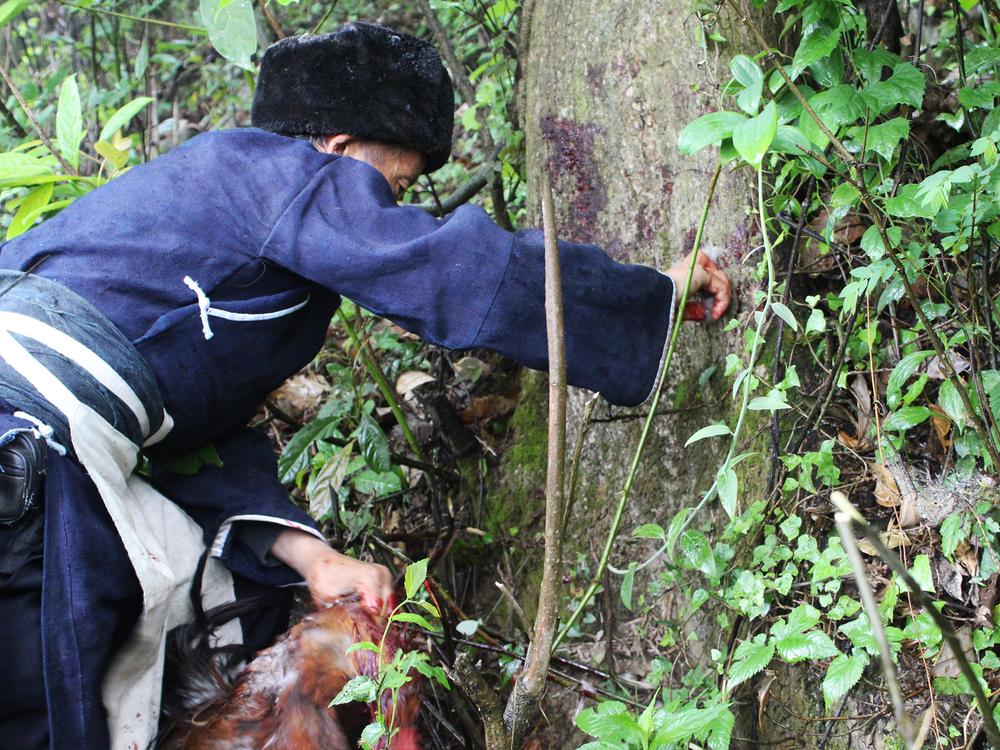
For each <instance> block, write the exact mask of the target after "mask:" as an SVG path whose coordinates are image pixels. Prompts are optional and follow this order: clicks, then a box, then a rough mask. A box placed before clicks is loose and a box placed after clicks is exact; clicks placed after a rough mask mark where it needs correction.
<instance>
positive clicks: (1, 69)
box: [0, 62, 79, 176]
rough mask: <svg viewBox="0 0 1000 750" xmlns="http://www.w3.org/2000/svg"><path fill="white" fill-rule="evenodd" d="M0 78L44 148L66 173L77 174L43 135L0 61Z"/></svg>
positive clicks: (33, 114)
mask: <svg viewBox="0 0 1000 750" xmlns="http://www.w3.org/2000/svg"><path fill="white" fill-rule="evenodd" d="M0 78H3V81H4V83H6V84H7V87H8V88H9V89H10V90H11V92H12V93H13V94H14V98H15V99H17V103H18V104H20V105H21V109H22V110H23V111H24V114H25V115H26V116H27V118H28V121H29V122H30V123H31V127H32V128H34V130H35V132H36V133H37V134H38V137H39V138H40V139H41V141H42V143H44V144H45V148H47V149H48V150H49V151H51V152H52V155H53V156H54V157H56V161H58V162H59V165H60V166H61V167H62V168H63V171H65V172H66V173H67V174H71V175H76V176H79V172H77V171H76V170H75V169H73V167H72V166H70V163H69V162H68V161H66V158H65V157H64V156H63V155H62V152H61V151H60V150H59V149H57V148H56V147H55V144H54V143H52V141H51V140H49V137H48V136H47V135H45V131H44V130H42V126H41V125H40V124H39V122H38V118H37V117H35V113H34V112H33V111H32V109H31V107H29V106H28V102H27V101H26V100H25V98H24V95H23V94H22V93H21V89H19V88H18V87H17V85H16V84H15V83H14V81H13V80H12V79H11V77H10V73H9V72H8V71H7V66H6V65H4V64H3V63H2V62H0Z"/></svg>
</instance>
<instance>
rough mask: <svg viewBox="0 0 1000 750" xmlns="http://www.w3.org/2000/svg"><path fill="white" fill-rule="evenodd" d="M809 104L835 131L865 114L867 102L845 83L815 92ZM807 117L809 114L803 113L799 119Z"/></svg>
mask: <svg viewBox="0 0 1000 750" xmlns="http://www.w3.org/2000/svg"><path fill="white" fill-rule="evenodd" d="M809 106H810V107H812V109H813V111H814V112H815V113H816V114H817V115H818V116H819V117H820V118H821V119H822V120H823V122H824V124H826V126H827V127H828V128H830V130H834V131H836V130H837V128H839V127H840V126H841V125H844V124H845V123H848V122H855V121H857V120H859V119H861V118H862V117H864V116H865V102H864V100H863V99H862V98H861V94H859V93H858V91H857V89H855V88H854V87H853V86H848V85H847V84H845V83H841V84H839V85H837V86H834V87H833V88H831V89H827V90H826V91H820V92H819V93H818V94H814V95H813V96H812V98H810V99H809ZM805 117H808V116H807V115H803V116H802V117H800V118H799V121H800V122H802V121H803V119H804V118H805ZM810 122H811V119H810Z"/></svg>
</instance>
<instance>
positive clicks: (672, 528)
mask: <svg viewBox="0 0 1000 750" xmlns="http://www.w3.org/2000/svg"><path fill="white" fill-rule="evenodd" d="M689 515H691V508H681V509H680V510H679V511H677V515H675V516H674V517H673V518H672V519H671V520H670V525H669V526H668V527H667V549H668V550H672V549H673V548H674V546H675V545H676V544H677V538H678V537H679V536H680V533H681V530H682V529H683V528H684V522H685V521H686V520H687V517H688V516H689Z"/></svg>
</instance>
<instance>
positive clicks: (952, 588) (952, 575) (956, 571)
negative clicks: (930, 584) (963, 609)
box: [934, 556, 964, 602]
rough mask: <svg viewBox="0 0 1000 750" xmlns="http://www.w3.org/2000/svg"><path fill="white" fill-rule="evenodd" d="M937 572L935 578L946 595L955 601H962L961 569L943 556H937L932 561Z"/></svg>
mask: <svg viewBox="0 0 1000 750" xmlns="http://www.w3.org/2000/svg"><path fill="white" fill-rule="evenodd" d="M934 567H935V568H936V572H937V580H938V583H939V584H940V586H941V588H942V589H943V590H944V592H945V593H946V594H948V596H950V597H951V598H952V599H954V600H955V601H957V602H961V601H964V597H963V596H962V569H961V568H960V567H959V566H958V565H956V564H955V563H952V562H949V561H948V560H947V559H946V558H945V557H943V556H941V557H938V558H937V559H936V560H935V561H934Z"/></svg>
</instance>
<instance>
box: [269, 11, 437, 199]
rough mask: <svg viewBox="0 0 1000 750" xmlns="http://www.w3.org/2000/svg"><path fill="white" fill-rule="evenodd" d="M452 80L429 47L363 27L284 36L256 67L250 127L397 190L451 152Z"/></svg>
mask: <svg viewBox="0 0 1000 750" xmlns="http://www.w3.org/2000/svg"><path fill="white" fill-rule="evenodd" d="M454 104H455V101H454V92H453V89H452V85H451V78H450V77H449V76H448V73H447V71H446V70H445V68H444V65H443V63H442V62H441V57H440V55H438V53H437V50H435V49H434V46H433V45H431V44H429V43H427V42H424V41H422V40H420V39H417V38H416V37H412V36H409V35H408V34H402V33H399V32H396V31H393V30H392V29H388V28H386V27H384V26H378V25H376V24H370V23H350V24H346V25H344V26H341V27H340V28H339V29H337V31H335V32H333V33H332V34H325V35H323V36H303V37H289V38H288V39H283V40H282V41H280V42H278V43H277V44H275V45H273V46H271V47H270V48H269V49H268V50H267V52H265V53H264V58H263V60H262V61H261V66H260V76H259V78H258V81H257V90H256V92H255V94H254V102H253V111H252V115H251V119H252V122H253V125H254V126H255V127H258V128H263V129H264V130H271V131H273V132H276V133H281V134H283V135H295V136H301V135H306V136H310V140H312V141H313V143H315V144H316V145H317V147H318V148H319V149H320V150H322V151H328V152H330V153H339V154H345V155H347V156H353V157H355V158H359V159H361V160H363V161H366V162H368V163H369V164H372V166H375V167H376V168H377V169H379V171H381V172H382V173H383V174H384V175H385V176H386V179H388V180H389V182H390V184H391V185H392V187H393V191H394V192H396V191H398V190H399V188H400V187H404V186H406V185H408V183H411V182H413V181H414V180H415V179H416V177H417V176H418V175H420V174H421V173H423V172H431V171H433V170H435V169H437V168H438V167H440V166H441V165H442V164H444V163H445V162H446V161H447V160H448V157H449V156H450V152H451V132H452V124H453V117H454Z"/></svg>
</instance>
